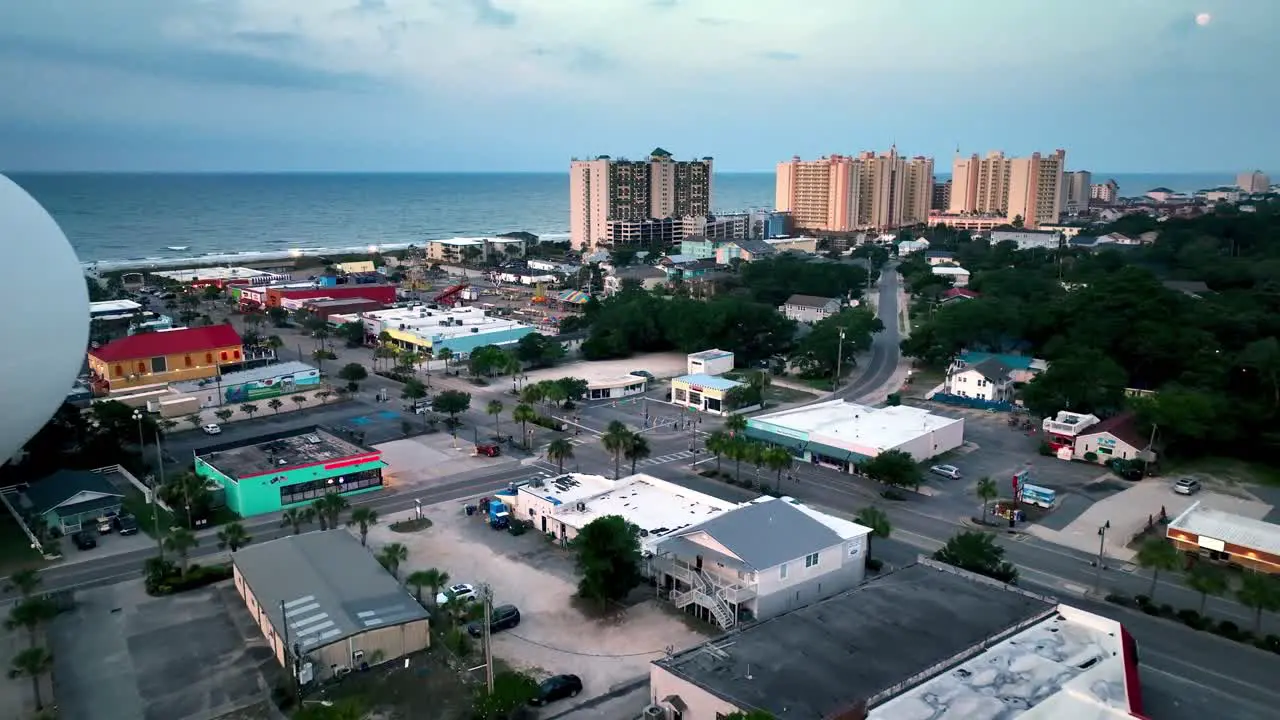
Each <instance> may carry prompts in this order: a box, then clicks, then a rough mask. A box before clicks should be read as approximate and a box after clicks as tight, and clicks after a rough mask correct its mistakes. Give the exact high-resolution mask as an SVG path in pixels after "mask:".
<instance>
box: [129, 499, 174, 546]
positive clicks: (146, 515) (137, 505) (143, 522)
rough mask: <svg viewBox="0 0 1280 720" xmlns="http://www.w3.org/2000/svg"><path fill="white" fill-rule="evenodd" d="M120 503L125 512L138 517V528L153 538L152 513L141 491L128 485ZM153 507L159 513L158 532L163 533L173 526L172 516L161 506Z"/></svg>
mask: <svg viewBox="0 0 1280 720" xmlns="http://www.w3.org/2000/svg"><path fill="white" fill-rule="evenodd" d="M122 504H123V506H124V511H125V512H127V513H129V514H130V515H132V516H134V517H135V518H137V519H138V528H139V529H141V530H142V532H144V533H146V534H148V535H150V536H151V537H152V538H153V539H154V538H155V537H156V525H155V519H154V516H153V515H152V506H151V505H150V504H148V503H147V500H146V498H144V497H143V496H142V493H141V492H139V491H138V489H137V488H134V487H129V489H128V490H126V491H125V494H124V502H123V503H122ZM154 509H155V512H156V513H158V514H159V520H160V533H161V534H164V532H165V530H167V529H168V528H170V527H172V526H173V516H172V515H170V514H169V513H168V511H166V510H165V509H164V508H162V507H159V506H156V507H155V508H154Z"/></svg>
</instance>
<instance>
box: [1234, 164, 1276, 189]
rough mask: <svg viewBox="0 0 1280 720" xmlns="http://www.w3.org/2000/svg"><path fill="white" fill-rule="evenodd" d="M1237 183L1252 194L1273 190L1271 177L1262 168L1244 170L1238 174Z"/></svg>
mask: <svg viewBox="0 0 1280 720" xmlns="http://www.w3.org/2000/svg"><path fill="white" fill-rule="evenodd" d="M1236 185H1238V186H1239V187H1240V189H1241V190H1242V191H1244V192H1247V193H1249V194H1250V195H1261V194H1264V193H1266V192H1269V191H1270V190H1271V178H1269V177H1267V174H1266V173H1264V172H1262V171H1261V170H1254V171H1253V172H1243V173H1240V174H1239V175H1237V176H1236Z"/></svg>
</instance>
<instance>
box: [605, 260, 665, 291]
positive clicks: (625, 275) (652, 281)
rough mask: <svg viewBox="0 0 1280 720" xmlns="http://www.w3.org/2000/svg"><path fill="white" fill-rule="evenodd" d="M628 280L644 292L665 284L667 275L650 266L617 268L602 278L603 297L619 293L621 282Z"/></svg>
mask: <svg viewBox="0 0 1280 720" xmlns="http://www.w3.org/2000/svg"><path fill="white" fill-rule="evenodd" d="M628 279H631V280H635V281H636V282H638V283H640V287H642V288H644V289H645V290H653V289H654V288H656V287H658V286H660V285H664V284H666V282H667V274H666V273H665V272H663V271H661V270H659V269H658V268H656V267H654V266H652V265H632V266H629V267H623V268H617V269H616V270H614V271H613V272H612V273H610V274H608V275H606V276H605V277H604V294H605V296H606V297H607V296H609V295H613V294H615V293H618V292H620V291H621V290H622V283H623V281H624V280H628Z"/></svg>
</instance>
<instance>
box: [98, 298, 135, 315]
mask: <svg viewBox="0 0 1280 720" xmlns="http://www.w3.org/2000/svg"><path fill="white" fill-rule="evenodd" d="M141 308H142V306H141V305H139V304H138V303H136V302H134V301H132V300H103V301H102V302H91V303H89V314H90V315H96V314H98V313H112V312H131V311H133V310H139V309H141Z"/></svg>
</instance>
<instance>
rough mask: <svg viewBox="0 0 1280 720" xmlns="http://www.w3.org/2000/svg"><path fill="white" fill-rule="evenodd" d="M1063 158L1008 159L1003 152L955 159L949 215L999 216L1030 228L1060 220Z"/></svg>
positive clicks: (1063, 153) (1061, 153)
mask: <svg viewBox="0 0 1280 720" xmlns="http://www.w3.org/2000/svg"><path fill="white" fill-rule="evenodd" d="M1066 159H1067V153H1066V151H1065V150H1058V151H1056V152H1054V153H1052V154H1049V155H1043V156H1042V155H1041V154H1040V153H1032V155H1031V156H1030V157H1021V158H1008V157H1005V155H1004V153H1002V152H991V153H987V156H986V157H984V158H979V157H978V156H977V155H976V154H975V155H971V156H969V157H967V158H962V157H957V158H956V159H955V161H954V163H953V164H952V171H951V206H950V208H948V210H949V212H952V213H971V214H980V215H1002V216H1004V217H1005V218H1006V219H1007V220H1008V221H1009V222H1014V221H1015V220H1016V221H1021V223H1022V224H1023V225H1024V226H1025V227H1029V228H1034V227H1039V226H1040V225H1043V224H1051V223H1055V222H1057V221H1058V214H1059V213H1060V212H1061V211H1062V195H1061V193H1062V191H1061V187H1062V173H1063V169H1064V167H1065V165H1066Z"/></svg>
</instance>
